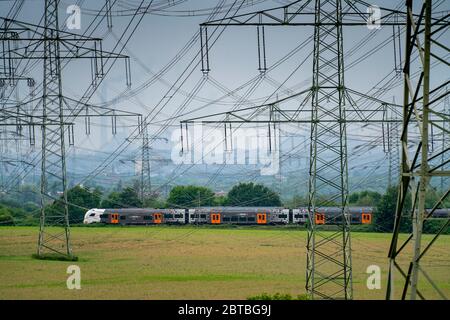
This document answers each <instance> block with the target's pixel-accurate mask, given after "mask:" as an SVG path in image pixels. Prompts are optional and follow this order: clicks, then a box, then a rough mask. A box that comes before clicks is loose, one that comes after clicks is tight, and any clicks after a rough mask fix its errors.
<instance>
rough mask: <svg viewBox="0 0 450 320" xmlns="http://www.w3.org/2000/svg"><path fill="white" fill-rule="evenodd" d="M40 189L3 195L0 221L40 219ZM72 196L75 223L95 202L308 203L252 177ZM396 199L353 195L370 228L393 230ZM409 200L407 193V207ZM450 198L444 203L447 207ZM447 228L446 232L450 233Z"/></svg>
mask: <svg viewBox="0 0 450 320" xmlns="http://www.w3.org/2000/svg"><path fill="white" fill-rule="evenodd" d="M38 199H39V198H38V197H37V192H36V190H33V188H32V187H29V186H26V187H24V188H23V190H22V192H21V193H19V194H18V195H16V197H13V196H11V195H0V226H1V225H14V224H17V225H36V224H38V223H39V214H40V209H39V206H38V205H37V203H38ZM67 199H68V202H69V216H70V222H71V223H72V224H79V223H82V221H83V218H84V215H85V213H86V211H87V210H88V209H91V208H192V207H200V206H243V207H250V206H264V207H269V206H285V207H288V208H296V207H305V206H307V205H308V199H307V198H306V197H302V196H294V197H293V198H292V199H291V200H289V201H285V202H282V201H281V198H280V195H279V194H278V193H276V192H275V191H273V190H271V189H270V188H268V187H266V186H264V185H262V184H256V183H253V182H249V183H239V184H237V185H235V186H233V187H232V188H231V189H230V191H229V192H228V193H227V195H225V196H224V195H216V194H215V193H214V192H213V191H212V190H211V189H209V188H207V187H203V186H195V185H187V186H176V187H174V188H172V189H171V191H170V193H169V195H168V197H167V198H166V199H163V198H161V197H158V196H155V195H151V196H147V197H144V199H141V197H140V196H139V189H138V187H137V186H136V185H135V186H128V187H122V186H119V187H118V188H116V189H115V190H113V191H111V192H109V193H107V194H104V193H103V192H102V191H101V190H100V189H99V188H86V187H81V186H75V187H73V188H71V189H69V191H68V192H67ZM437 200H438V193H437V192H430V193H429V196H428V198H427V199H426V202H427V203H426V205H427V207H428V208H431V207H432V206H433V205H434V203H435V202H436V201H437ZM396 201H397V187H395V186H393V187H390V188H388V189H387V190H386V192H385V193H384V194H381V193H378V192H375V191H369V190H365V191H360V192H354V193H351V194H350V195H349V204H350V205H351V206H367V207H373V208H374V209H375V210H374V218H373V223H372V224H371V225H370V226H368V227H367V228H366V229H364V230H366V231H375V232H391V231H392V229H393V224H394V214H395V207H396ZM317 203H319V204H320V203H326V205H327V206H337V205H338V203H333V202H329V201H326V197H325V196H320V195H319V196H318V197H317ZM410 206H411V200H410V199H407V201H406V203H405V208H408V207H410ZM449 206H450V200H447V202H446V203H443V207H449ZM46 210H47V211H48V212H50V213H51V212H52V211H53V210H62V207H61V204H60V202H57V203H49V204H48V205H47V208H46ZM443 222H444V221H427V222H426V223H425V225H424V231H425V232H428V233H432V232H435V231H437V230H438V228H440V227H441V225H442V224H443ZM400 230H401V231H402V232H410V230H411V219H410V218H407V217H406V218H405V219H403V222H402V225H401V226H400ZM449 231H450V228H447V230H446V233H450V232H449Z"/></svg>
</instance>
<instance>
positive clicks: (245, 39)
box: [0, 0, 450, 154]
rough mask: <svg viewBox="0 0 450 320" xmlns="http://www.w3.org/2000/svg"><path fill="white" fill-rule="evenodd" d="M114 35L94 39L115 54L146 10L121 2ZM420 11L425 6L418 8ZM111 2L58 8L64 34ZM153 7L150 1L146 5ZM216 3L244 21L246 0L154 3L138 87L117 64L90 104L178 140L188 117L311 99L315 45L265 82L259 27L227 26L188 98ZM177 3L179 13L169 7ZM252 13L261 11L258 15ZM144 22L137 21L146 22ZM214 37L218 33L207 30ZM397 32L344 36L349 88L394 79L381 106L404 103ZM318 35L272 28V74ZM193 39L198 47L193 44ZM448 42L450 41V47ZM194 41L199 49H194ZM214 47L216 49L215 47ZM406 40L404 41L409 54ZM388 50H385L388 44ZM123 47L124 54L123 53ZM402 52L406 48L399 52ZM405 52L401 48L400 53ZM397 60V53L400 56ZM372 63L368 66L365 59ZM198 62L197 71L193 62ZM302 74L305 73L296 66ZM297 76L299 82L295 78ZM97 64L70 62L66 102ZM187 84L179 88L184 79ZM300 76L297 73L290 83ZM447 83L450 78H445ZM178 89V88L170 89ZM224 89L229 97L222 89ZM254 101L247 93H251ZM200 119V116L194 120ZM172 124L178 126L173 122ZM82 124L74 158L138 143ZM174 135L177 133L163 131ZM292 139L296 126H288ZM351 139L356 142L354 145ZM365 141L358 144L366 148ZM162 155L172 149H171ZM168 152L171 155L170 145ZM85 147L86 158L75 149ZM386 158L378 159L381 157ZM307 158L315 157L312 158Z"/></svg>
mask: <svg viewBox="0 0 450 320" xmlns="http://www.w3.org/2000/svg"><path fill="white" fill-rule="evenodd" d="M111 2H112V3H115V5H114V6H113V8H112V12H113V17H112V21H113V28H112V29H111V30H108V28H107V26H106V21H103V22H102V23H101V25H100V27H99V28H98V29H97V30H96V31H95V32H94V36H96V37H101V38H104V46H103V47H104V48H105V49H112V48H113V46H114V45H115V44H116V42H117V39H118V38H119V37H120V36H121V35H122V32H123V31H124V29H125V26H126V25H127V23H128V22H129V21H130V19H131V16H130V15H126V14H127V13H130V12H133V8H134V9H135V8H136V7H137V6H138V4H139V3H140V2H141V1H138V0H128V1H114V0H111ZM289 2H290V1H285V0H266V1H263V0H253V1H244V4H243V5H242V7H241V9H240V10H239V11H238V13H246V12H251V11H256V10H261V9H266V8H271V7H275V6H281V5H284V4H287V3H289ZM418 2H419V1H418ZM434 2H435V4H436V3H437V4H439V3H440V6H439V7H438V9H439V10H449V9H450V3H449V2H448V1H438V0H436V1H434ZM13 3H14V1H1V2H0V12H2V14H1V15H2V16H3V15H6V13H7V12H8V11H9V9H10V8H11V6H12V4H13ZM43 3H44V1H40V0H33V1H25V4H24V7H23V9H22V10H21V11H20V13H19V15H18V17H17V19H18V20H22V21H27V22H32V23H36V24H37V23H39V21H40V19H41V17H42V14H43V7H44V6H43ZM103 3H104V2H103V1H93V0H85V1H75V0H74V1H67V0H64V1H60V7H59V11H60V12H59V19H60V24H61V28H64V19H65V17H67V16H68V15H67V13H66V9H67V7H68V6H70V5H73V4H77V5H79V6H80V8H81V29H80V30H71V31H72V32H76V33H80V34H82V33H83V32H85V31H86V28H87V27H88V26H89V23H90V22H91V21H92V19H93V17H94V15H95V12H96V10H98V9H100V8H101V7H102V5H103ZM144 3H145V4H147V3H148V1H144ZM218 3H223V4H224V8H223V9H222V10H219V12H218V13H217V14H216V15H215V16H214V18H215V19H219V18H223V17H224V16H225V14H226V13H227V11H228V9H229V8H230V5H231V4H233V3H235V6H234V7H232V9H231V10H230V12H229V13H228V16H230V15H231V14H235V13H236V8H238V6H239V5H240V4H241V0H238V1H234V0H226V1H225V0H224V1H218V0H210V1H205V0H203V1H199V0H186V1H180V0H178V1H177V0H172V1H163V0H155V1H154V2H153V4H152V6H153V8H154V9H155V10H154V11H153V12H152V13H151V14H147V15H145V17H144V18H143V20H142V22H141V24H140V25H139V27H138V29H137V30H136V32H135V34H134V35H133V37H132V38H131V39H130V41H129V42H128V44H127V46H126V48H125V49H124V51H123V53H125V54H129V55H130V56H131V69H132V72H131V74H132V87H131V88H130V89H127V88H126V86H125V75H124V72H125V69H124V63H123V62H122V61H119V62H118V63H117V64H116V65H115V66H114V67H113V69H112V71H111V73H110V74H109V75H108V77H107V78H106V79H105V80H104V81H103V83H102V85H101V86H100V87H99V89H98V90H97V93H96V94H95V95H94V97H93V99H92V100H91V103H94V104H104V103H105V102H111V101H112V100H113V99H116V98H118V97H119V98H120V96H121V95H123V94H125V95H128V97H127V98H124V99H118V100H117V101H118V103H110V104H109V106H110V107H114V108H118V109H122V110H128V111H133V112H137V113H142V114H144V115H148V114H150V119H151V120H152V121H151V123H152V125H151V127H150V128H151V132H150V134H151V135H155V134H158V135H164V136H170V134H169V132H170V130H171V129H170V128H175V127H178V126H179V120H182V119H186V118H190V117H192V116H198V115H206V114H210V113H215V112H223V111H228V110H231V109H233V108H238V107H239V106H241V107H249V106H254V105H257V104H260V103H262V102H265V101H267V100H268V101H273V100H275V99H276V98H277V97H278V98H283V97H286V96H287V95H290V94H292V93H295V92H298V91H300V90H304V89H306V88H308V87H309V86H310V85H311V76H312V50H313V47H312V45H311V42H309V43H308V44H306V45H302V46H301V48H300V49H299V50H297V51H295V52H294V54H293V55H292V56H291V57H290V58H289V59H287V60H286V62H284V63H282V64H280V65H279V66H277V67H276V68H275V69H273V70H271V71H270V72H268V73H267V74H266V77H265V78H264V79H262V80H260V81H257V79H258V78H257V76H258V75H259V71H258V70H257V68H258V56H257V36H256V28H255V27H228V28H226V29H225V30H224V31H223V33H221V35H220V38H219V39H218V40H217V42H216V43H215V44H214V45H213V47H212V48H211V49H210V52H209V57H210V63H211V72H210V73H209V78H208V79H206V80H204V81H203V82H202V86H201V88H200V89H199V90H198V91H195V94H194V96H193V97H191V98H192V99H190V98H189V96H190V94H191V92H192V91H193V90H194V89H195V87H196V85H197V84H198V83H199V82H201V79H202V77H203V75H202V73H201V71H200V67H198V66H197V67H194V65H195V63H198V61H199V59H198V58H195V55H196V54H198V51H199V50H200V42H199V38H198V37H194V36H195V35H196V33H197V32H198V30H199V24H200V23H202V22H205V21H206V20H207V19H208V17H209V15H210V14H211V12H212V11H213V9H214V8H215V7H216V6H217V4H218ZM171 4H176V5H173V6H170V5H171ZM251 4H253V5H252V6H251ZM371 4H375V5H379V6H386V7H389V8H395V7H397V8H400V9H402V10H403V6H404V0H392V1H388V0H386V1H378V0H374V1H371ZM139 17H140V16H138V17H137V18H136V20H135V21H137V20H138V19H139ZM221 31H222V29H218V30H217V31H215V32H216V33H214V34H213V35H212V36H211V39H214V38H215V36H216V35H217V34H219V33H220V32H221ZM209 32H210V34H212V33H213V28H210V30H209ZM392 32H393V31H392V27H383V26H382V28H381V29H380V30H375V31H374V30H372V31H371V30H369V29H368V28H367V27H365V26H361V27H346V28H345V29H344V53H345V54H344V57H345V65H346V66H347V67H348V66H351V67H350V68H349V69H348V70H347V71H346V73H345V84H346V86H347V87H349V88H352V89H355V90H357V91H360V92H373V91H369V90H371V89H372V90H373V89H374V87H375V89H377V88H378V87H377V86H378V82H379V81H380V80H382V79H383V78H385V77H387V76H388V78H392V79H393V82H392V83H393V84H394V85H391V86H389V88H388V89H387V90H385V91H384V93H383V95H382V98H383V99H384V100H386V101H388V102H392V101H393V99H395V101H396V102H397V103H401V89H402V80H401V76H400V75H397V77H395V75H394V73H393V72H392V71H393V68H394V64H395V61H394V58H393V57H394V54H393V53H394V47H393V41H392V40H389V38H390V37H392ZM312 34H313V29H312V28H311V27H267V28H266V56H267V66H268V67H269V68H270V67H272V66H274V65H275V63H276V62H277V61H278V60H279V59H281V58H282V57H284V56H285V55H287V54H288V53H289V52H291V51H292V50H294V49H295V48H296V47H297V46H299V44H301V43H303V42H305V41H306V39H308V37H310V36H311V35H312ZM368 36H370V37H371V40H370V41H368V42H367V43H366V44H365V45H364V46H362V47H361V48H360V49H359V50H357V51H355V52H353V54H348V52H352V51H351V50H352V48H354V46H355V45H356V44H357V43H358V42H359V41H361V39H364V38H365V37H368ZM193 37H194V38H193ZM447 40H448V39H447ZM191 41H193V42H191ZM211 41H212V40H211ZM403 42H404V39H403V37H401V45H402V46H403ZM189 43H191V44H192V45H191V46H190V47H189V49H188V50H187V51H186V52H184V55H183V56H182V57H180V58H179V59H176V61H175V62H174V64H173V66H171V68H170V69H169V70H167V72H165V73H164V74H163V75H162V76H160V77H158V78H155V74H156V73H158V72H160V71H161V70H162V69H163V68H164V67H165V66H167V65H168V64H169V62H170V61H173V59H174V57H176V56H177V54H179V53H180V50H181V49H182V48H183V47H185V45H186V44H189ZM383 44H384V45H383ZM119 48H121V46H120V45H119ZM397 49H398V48H397ZM402 50H403V48H402ZM397 52H398V51H397ZM362 58H365V59H362ZM191 61H194V65H192V66H191V67H188V66H189V63H191ZM300 64H301V66H300V67H299V68H298V66H299V65H300ZM296 68H298V70H297V71H295V72H294V73H292V72H293V70H295V69H296ZM89 70H90V65H89V62H88V61H87V60H83V61H76V62H72V63H70V64H69V65H68V66H67V67H66V68H65V69H64V72H63V83H64V94H65V95H67V96H69V97H72V98H75V99H76V98H78V97H80V96H81V95H82V94H83V92H84V90H85V89H86V88H87V86H88V84H89V81H90V74H89V72H90V71H89ZM183 72H186V73H184V75H188V74H190V76H189V77H185V76H182V81H183V82H182V83H181V82H176V81H177V79H178V78H179V77H180V75H182V74H183ZM291 73H292V74H291ZM30 74H31V75H32V76H33V77H35V78H36V81H37V82H38V83H40V81H41V80H42V67H41V66H39V65H38V66H37V67H36V68H34V69H33V70H32V71H31V72H30ZM443 77H446V78H448V76H447V75H445V74H444V75H443ZM251 79H255V80H253V81H252V82H250V83H249V85H248V86H246V87H244V88H242V90H240V91H238V92H237V93H238V94H239V95H240V96H242V95H245V94H246V92H247V91H248V90H249V88H250V87H251V85H252V84H255V88H254V90H253V91H252V92H251V93H250V94H248V96H247V97H246V101H242V100H241V101H239V98H238V97H228V98H225V99H222V100H220V101H218V102H214V103H211V102H212V101H214V100H215V99H218V98H219V97H222V96H223V95H224V92H222V91H221V90H225V91H226V90H234V89H236V88H239V87H240V86H241V85H243V84H245V83H248V82H249V81H250V80H251ZM283 82H284V86H283V88H284V89H286V88H287V89H289V90H287V91H286V90H278V91H276V88H277V87H278V84H280V83H283ZM174 83H176V86H175V88H177V89H178V90H177V91H176V92H175V90H170V91H169V88H170V87H171V86H172V85H173V84H174ZM218 87H220V88H221V89H219V88H218ZM19 90H20V92H19V96H20V99H25V97H24V96H25V95H26V94H27V90H26V89H25V88H20V89H19ZM247 93H248V92H247ZM193 111H195V112H193ZM167 119H171V120H170V121H169V120H167ZM82 123H83V122H82V121H79V125H78V126H77V129H76V131H77V138H76V141H78V142H79V143H77V144H76V146H75V150H78V151H86V150H94V151H96V152H98V151H102V150H103V151H108V152H109V151H111V150H112V149H114V147H115V145H116V144H118V143H120V142H122V141H123V139H124V137H126V136H128V134H130V132H131V130H132V129H133V128H134V126H135V123H133V121H131V120H130V119H126V120H125V119H119V120H118V123H119V126H121V127H120V128H119V135H118V136H116V137H112V136H111V135H110V134H109V132H110V128H109V126H110V120H109V119H105V120H103V121H100V120H94V121H93V129H92V134H91V136H89V137H85V136H84V135H83V132H84V128H83V124H82ZM166 127H168V128H169V130H167V129H165V128H166ZM378 127H379V126H369V127H367V128H365V129H361V128H349V132H348V134H349V137H350V138H351V137H352V136H353V137H354V138H355V137H359V136H361V137H362V136H367V137H370V139H373V137H376V136H380V135H381V131H380V130H378V129H377V128H378ZM286 130H289V126H287V127H286ZM308 130H309V127H308V126H303V127H299V126H291V131H293V132H296V133H297V134H299V135H305V134H307V132H308ZM350 140H351V139H350ZM154 143H155V145H157V144H164V142H163V141H162V140H155V141H154ZM360 143H361V142H357V144H360ZM163 147H164V146H163ZM165 147H168V146H167V145H166V146H165ZM77 148H78V149H77ZM135 148H136V145H134V146H133V145H132V146H131V147H130V148H129V149H127V150H126V151H125V154H126V153H127V152H131V151H132V150H134V149H135ZM378 151H380V150H379V149H378ZM303 152H307V149H305V150H304V151H303Z"/></svg>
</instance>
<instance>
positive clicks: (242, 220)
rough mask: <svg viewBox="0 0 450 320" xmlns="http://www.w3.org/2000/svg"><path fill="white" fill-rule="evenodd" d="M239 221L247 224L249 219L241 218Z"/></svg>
mask: <svg viewBox="0 0 450 320" xmlns="http://www.w3.org/2000/svg"><path fill="white" fill-rule="evenodd" d="M239 221H240V222H246V221H247V218H246V217H239Z"/></svg>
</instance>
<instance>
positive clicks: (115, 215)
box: [111, 213, 119, 224]
mask: <svg viewBox="0 0 450 320" xmlns="http://www.w3.org/2000/svg"><path fill="white" fill-rule="evenodd" d="M111 223H114V224H117V223H119V214H118V213H113V214H111Z"/></svg>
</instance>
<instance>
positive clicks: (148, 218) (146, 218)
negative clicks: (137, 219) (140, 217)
mask: <svg viewBox="0 0 450 320" xmlns="http://www.w3.org/2000/svg"><path fill="white" fill-rule="evenodd" d="M152 219H153V217H152V216H144V220H152Z"/></svg>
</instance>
